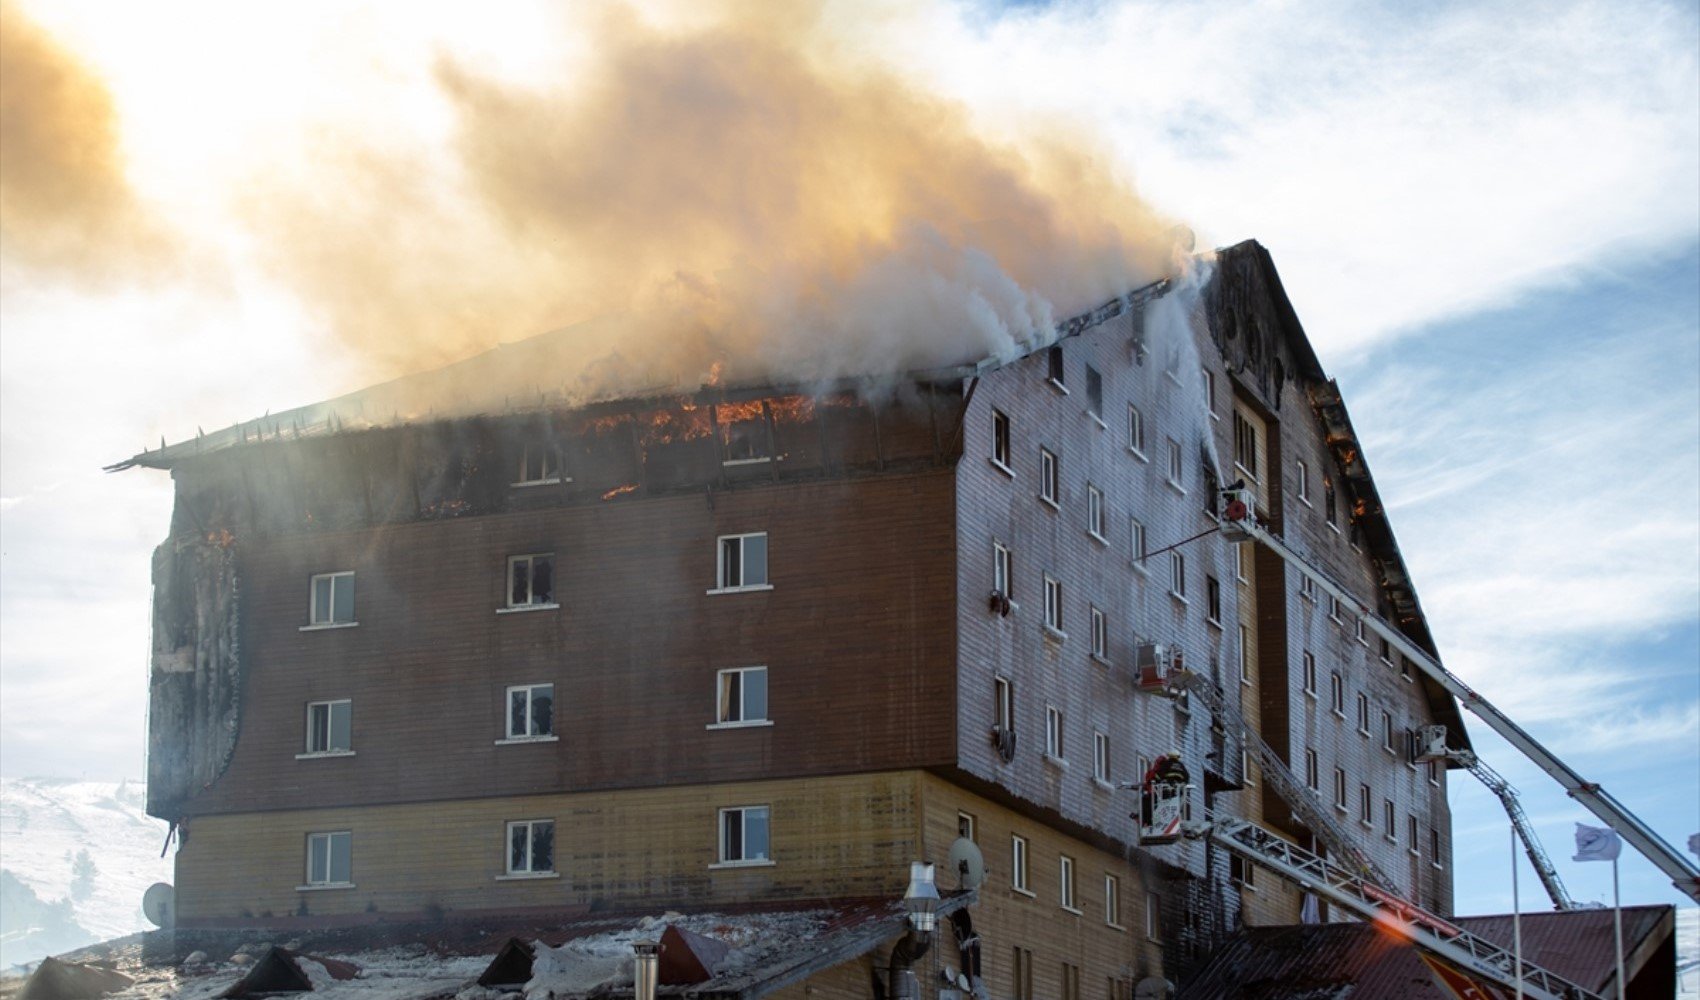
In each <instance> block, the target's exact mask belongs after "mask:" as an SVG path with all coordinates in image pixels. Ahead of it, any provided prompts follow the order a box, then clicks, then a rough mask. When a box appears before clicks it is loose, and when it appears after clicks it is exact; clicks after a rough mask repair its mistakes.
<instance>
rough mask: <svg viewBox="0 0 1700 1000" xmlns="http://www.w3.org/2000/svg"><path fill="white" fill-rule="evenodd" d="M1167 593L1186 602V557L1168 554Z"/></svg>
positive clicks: (1177, 553) (1173, 553) (1174, 553)
mask: <svg viewBox="0 0 1700 1000" xmlns="http://www.w3.org/2000/svg"><path fill="white" fill-rule="evenodd" d="M1169 593H1171V594H1173V595H1174V596H1176V597H1178V598H1180V599H1181V600H1182V601H1185V600H1186V556H1184V555H1182V554H1181V553H1179V552H1176V551H1171V552H1170V553H1169Z"/></svg>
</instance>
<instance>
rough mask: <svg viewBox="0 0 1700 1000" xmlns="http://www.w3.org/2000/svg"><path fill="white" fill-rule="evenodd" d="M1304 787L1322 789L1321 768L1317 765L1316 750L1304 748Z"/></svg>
mask: <svg viewBox="0 0 1700 1000" xmlns="http://www.w3.org/2000/svg"><path fill="white" fill-rule="evenodd" d="M1305 787H1306V788H1308V789H1310V790H1311V791H1313V792H1320V791H1322V774H1321V769H1320V768H1319V767H1318V766H1317V761H1316V751H1315V750H1312V749H1310V748H1309V747H1306V748H1305Z"/></svg>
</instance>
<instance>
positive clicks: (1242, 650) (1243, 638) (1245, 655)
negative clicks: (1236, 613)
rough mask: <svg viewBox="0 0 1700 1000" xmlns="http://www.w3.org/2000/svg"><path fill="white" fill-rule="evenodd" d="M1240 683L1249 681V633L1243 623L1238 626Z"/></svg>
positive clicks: (1248, 682)
mask: <svg viewBox="0 0 1700 1000" xmlns="http://www.w3.org/2000/svg"><path fill="white" fill-rule="evenodd" d="M1239 654H1240V683H1241V684H1250V683H1251V633H1250V632H1248V631H1247V630H1246V627H1245V626H1244V625H1241V626H1240V647H1239Z"/></svg>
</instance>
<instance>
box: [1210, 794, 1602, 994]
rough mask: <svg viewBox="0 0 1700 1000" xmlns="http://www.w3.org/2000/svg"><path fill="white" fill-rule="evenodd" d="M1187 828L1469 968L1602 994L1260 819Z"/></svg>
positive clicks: (1531, 984)
mask: <svg viewBox="0 0 1700 1000" xmlns="http://www.w3.org/2000/svg"><path fill="white" fill-rule="evenodd" d="M1182 832H1183V833H1184V835H1185V836H1187V837H1190V838H1192V839H1197V840H1209V841H1210V842H1211V843H1214V844H1216V845H1218V846H1220V847H1222V848H1225V849H1226V850H1229V851H1232V852H1233V853H1235V854H1237V855H1239V856H1240V857H1241V858H1243V859H1245V860H1246V861H1249V862H1252V863H1254V864H1257V865H1259V866H1261V867H1264V868H1267V869H1269V870H1270V871H1272V872H1274V873H1275V874H1276V875H1279V876H1281V877H1282V878H1284V879H1286V880H1287V881H1289V882H1292V883H1293V884H1294V885H1297V886H1298V887H1299V888H1301V889H1305V890H1308V891H1310V892H1314V893H1316V894H1317V895H1319V896H1322V897H1324V898H1326V899H1327V900H1328V901H1329V902H1331V903H1334V904H1335V905H1338V906H1340V907H1343V908H1344V909H1346V910H1349V911H1351V912H1352V913H1355V914H1357V915H1358V916H1360V917H1362V918H1363V919H1365V920H1367V921H1369V922H1370V923H1372V924H1374V925H1376V926H1379V927H1383V928H1387V929H1390V930H1393V931H1395V932H1396V933H1398V934H1399V935H1400V936H1402V937H1404V938H1407V939H1409V940H1410V942H1411V944H1413V945H1414V946H1416V947H1418V948H1421V949H1422V950H1424V951H1426V952H1428V953H1430V954H1432V955H1435V956H1436V957H1438V958H1440V959H1442V960H1444V961H1445V962H1447V963H1448V964H1449V965H1452V966H1454V967H1455V968H1457V969H1459V970H1460V971H1462V972H1465V973H1467V974H1470V975H1475V976H1481V977H1484V978H1486V979H1491V980H1492V981H1494V982H1496V983H1499V984H1501V985H1503V986H1505V987H1507V988H1509V989H1515V988H1516V987H1517V986H1518V985H1519V978H1520V979H1521V986H1522V990H1523V995H1524V996H1526V997H1532V998H1535V1000H1601V998H1600V996H1599V994H1596V993H1591V992H1589V991H1588V990H1586V989H1583V988H1582V987H1580V986H1578V985H1576V984H1575V983H1572V982H1570V981H1569V980H1566V979H1563V978H1561V977H1559V976H1555V975H1553V974H1552V973H1550V972H1548V971H1546V970H1545V969H1543V968H1541V967H1540V966H1538V965H1535V964H1533V963H1531V962H1529V961H1527V960H1524V961H1523V962H1522V963H1521V968H1520V969H1519V963H1518V961H1517V956H1516V955H1515V954H1514V953H1513V952H1511V951H1510V950H1509V949H1506V948H1501V947H1500V946H1499V945H1496V944H1494V943H1493V942H1491V941H1487V940H1484V939H1482V938H1479V937H1477V936H1475V935H1474V934H1471V933H1470V932H1468V931H1466V930H1464V929H1463V928H1461V927H1457V926H1454V925H1453V924H1451V923H1449V922H1447V921H1446V920H1444V919H1442V918H1440V917H1437V916H1435V915H1434V914H1432V913H1429V912H1428V911H1426V910H1423V909H1422V908H1420V907H1418V906H1416V905H1414V904H1412V903H1409V902H1406V901H1405V900H1402V899H1400V898H1398V897H1397V896H1394V895H1393V894H1392V893H1389V892H1387V891H1386V890H1384V889H1382V888H1380V887H1379V886H1377V885H1375V884H1374V883H1372V882H1370V881H1368V880H1366V879H1363V878H1361V877H1359V876H1358V875H1356V874H1354V873H1352V872H1351V871H1348V870H1347V869H1345V868H1343V867H1341V866H1339V865H1336V864H1334V863H1333V862H1331V861H1329V860H1327V859H1325V858H1321V857H1318V856H1316V855H1315V854H1312V853H1311V852H1309V851H1306V850H1304V849H1303V848H1301V847H1298V846H1297V845H1295V844H1291V843H1288V842H1287V841H1285V840H1282V839H1281V838H1280V837H1277V836H1275V835H1274V834H1273V833H1270V832H1268V831H1267V830H1264V829H1262V828H1261V827H1258V826H1256V825H1255V824H1253V823H1249V822H1247V821H1245V820H1241V819H1226V820H1216V821H1214V822H1205V823H1189V824H1187V825H1186V826H1185V827H1183V828H1182ZM1519 972H1521V977H1519V975H1518V973H1519Z"/></svg>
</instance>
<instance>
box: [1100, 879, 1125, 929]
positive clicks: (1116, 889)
mask: <svg viewBox="0 0 1700 1000" xmlns="http://www.w3.org/2000/svg"><path fill="white" fill-rule="evenodd" d="M1104 923H1105V925H1106V926H1109V927H1113V928H1115V929H1116V930H1118V931H1125V930H1127V928H1126V927H1123V926H1122V880H1121V879H1119V878H1117V877H1116V876H1114V875H1112V874H1110V873H1109V872H1105V873H1104Z"/></svg>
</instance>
